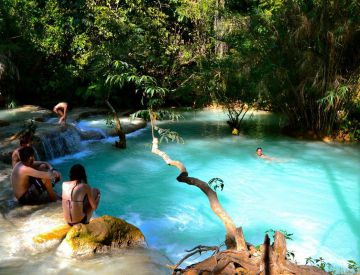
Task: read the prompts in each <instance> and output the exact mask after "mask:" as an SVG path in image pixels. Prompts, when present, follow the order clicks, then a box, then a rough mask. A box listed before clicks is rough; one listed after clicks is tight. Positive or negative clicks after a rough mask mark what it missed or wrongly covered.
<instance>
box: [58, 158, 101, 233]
mask: <svg viewBox="0 0 360 275" xmlns="http://www.w3.org/2000/svg"><path fill="white" fill-rule="evenodd" d="M99 201H100V191H99V189H97V188H91V187H90V186H89V185H88V184H87V176H86V172H85V168H84V167H83V166H82V165H81V164H75V165H74V166H72V167H71V169H70V181H67V182H63V185H62V207H63V212H64V219H65V221H66V222H67V223H68V224H69V225H70V226H73V225H75V224H78V223H84V224H86V223H89V221H90V218H91V216H92V213H93V211H94V210H95V209H96V208H97V207H98V205H99Z"/></svg>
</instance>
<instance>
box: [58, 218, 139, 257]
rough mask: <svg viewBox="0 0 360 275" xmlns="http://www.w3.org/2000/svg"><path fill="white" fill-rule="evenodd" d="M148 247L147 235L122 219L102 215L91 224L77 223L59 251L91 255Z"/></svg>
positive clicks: (76, 254) (71, 254)
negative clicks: (120, 249)
mask: <svg viewBox="0 0 360 275" xmlns="http://www.w3.org/2000/svg"><path fill="white" fill-rule="evenodd" d="M141 247H142V248H143V247H146V242H145V237H144V235H143V234H142V232H141V231H140V230H139V229H138V228H137V227H136V226H134V225H132V224H130V223H127V222H126V221H124V220H122V219H118V218H115V217H111V216H102V217H98V218H95V219H92V220H91V221H90V223H89V224H77V225H75V226H73V227H72V228H71V229H70V230H69V231H68V233H67V235H66V238H65V239H64V241H63V242H62V243H61V245H60V247H59V251H60V252H62V253H64V254H65V255H67V256H89V255H93V254H95V253H105V252H109V251H111V250H113V249H118V248H141Z"/></svg>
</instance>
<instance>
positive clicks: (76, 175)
mask: <svg viewBox="0 0 360 275" xmlns="http://www.w3.org/2000/svg"><path fill="white" fill-rule="evenodd" d="M70 180H76V181H77V182H79V183H80V182H82V183H87V176H86V172H85V168H84V166H82V165H81V164H75V165H73V167H71V169H70Z"/></svg>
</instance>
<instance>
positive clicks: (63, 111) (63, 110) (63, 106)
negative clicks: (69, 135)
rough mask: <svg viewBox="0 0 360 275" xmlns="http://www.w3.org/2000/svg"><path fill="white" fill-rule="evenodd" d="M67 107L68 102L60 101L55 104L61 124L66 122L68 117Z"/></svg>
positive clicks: (55, 110)
mask: <svg viewBox="0 0 360 275" xmlns="http://www.w3.org/2000/svg"><path fill="white" fill-rule="evenodd" d="M67 107H68V104H67V103H66V102H60V103H58V104H56V105H55V107H54V109H53V111H54V112H55V113H56V114H57V115H58V116H59V118H60V119H59V124H62V123H63V124H66V117H67Z"/></svg>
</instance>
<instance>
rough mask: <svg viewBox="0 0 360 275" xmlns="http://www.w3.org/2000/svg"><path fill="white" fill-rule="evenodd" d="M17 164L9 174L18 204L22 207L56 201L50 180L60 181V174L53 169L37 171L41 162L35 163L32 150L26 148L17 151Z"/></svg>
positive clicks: (28, 147)
mask: <svg viewBox="0 0 360 275" xmlns="http://www.w3.org/2000/svg"><path fill="white" fill-rule="evenodd" d="M19 155H20V160H21V161H20V162H18V163H17V164H16V165H15V167H14V169H13V171H12V174H11V184H12V187H13V191H14V195H15V197H16V199H17V200H18V202H19V203H20V204H23V205H36V204H43V203H48V202H52V201H56V198H57V196H56V194H55V192H54V190H53V185H52V182H51V181H52V180H54V181H55V179H58V180H60V179H61V174H60V173H59V172H57V171H55V170H54V169H53V168H51V169H49V170H48V171H40V170H38V168H39V166H40V165H42V164H43V162H36V161H35V160H34V159H35V158H34V149H33V148H32V147H30V146H26V147H24V148H21V149H20V150H19Z"/></svg>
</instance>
